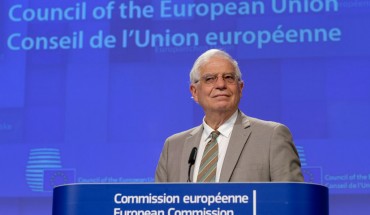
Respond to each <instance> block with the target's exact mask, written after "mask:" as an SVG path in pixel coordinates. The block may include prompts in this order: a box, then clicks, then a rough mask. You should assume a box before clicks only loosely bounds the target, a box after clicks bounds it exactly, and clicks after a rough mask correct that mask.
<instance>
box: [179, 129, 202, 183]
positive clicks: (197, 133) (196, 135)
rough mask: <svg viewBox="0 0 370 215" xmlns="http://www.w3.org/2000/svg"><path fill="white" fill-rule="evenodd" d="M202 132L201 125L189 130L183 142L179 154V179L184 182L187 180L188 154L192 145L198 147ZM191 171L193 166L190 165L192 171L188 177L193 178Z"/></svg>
mask: <svg viewBox="0 0 370 215" xmlns="http://www.w3.org/2000/svg"><path fill="white" fill-rule="evenodd" d="M202 133H203V125H200V126H198V127H196V128H195V129H194V130H193V131H192V132H190V136H189V137H188V138H186V140H185V143H184V148H183V150H182V155H181V167H180V181H183V182H186V181H187V180H188V170H189V163H188V161H189V156H190V153H191V150H192V149H193V148H194V147H197V148H199V144H200V139H201V137H202ZM193 171H194V166H193V167H192V171H191V173H190V178H191V179H192V178H193Z"/></svg>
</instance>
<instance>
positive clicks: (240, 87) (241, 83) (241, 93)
mask: <svg viewBox="0 0 370 215" xmlns="http://www.w3.org/2000/svg"><path fill="white" fill-rule="evenodd" d="M243 88H244V81H240V82H239V90H240V95H243Z"/></svg>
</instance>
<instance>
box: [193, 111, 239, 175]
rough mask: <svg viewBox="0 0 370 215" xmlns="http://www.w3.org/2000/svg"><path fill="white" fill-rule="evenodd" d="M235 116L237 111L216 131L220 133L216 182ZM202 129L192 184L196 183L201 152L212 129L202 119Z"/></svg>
mask: <svg viewBox="0 0 370 215" xmlns="http://www.w3.org/2000/svg"><path fill="white" fill-rule="evenodd" d="M237 116H238V111H236V112H235V113H234V114H233V115H232V116H231V117H230V118H229V119H228V120H227V121H226V122H225V123H224V124H222V125H221V126H220V127H219V128H218V129H217V130H218V131H219V132H220V135H219V136H218V137H217V143H218V161H217V170H216V182H219V181H220V175H221V168H222V164H223V163H224V159H225V154H226V150H227V146H228V145H229V142H230V136H231V132H232V130H233V127H234V124H235V121H236V118H237ZM203 127H204V130H203V133H202V138H201V139H200V144H199V147H198V153H197V158H196V160H195V165H194V173H193V182H196V181H197V177H198V172H199V166H200V162H201V160H202V156H203V152H204V149H205V147H206V145H207V143H208V142H209V141H210V140H211V132H212V131H213V129H212V128H211V127H209V126H208V125H207V123H206V122H205V121H204V118H203Z"/></svg>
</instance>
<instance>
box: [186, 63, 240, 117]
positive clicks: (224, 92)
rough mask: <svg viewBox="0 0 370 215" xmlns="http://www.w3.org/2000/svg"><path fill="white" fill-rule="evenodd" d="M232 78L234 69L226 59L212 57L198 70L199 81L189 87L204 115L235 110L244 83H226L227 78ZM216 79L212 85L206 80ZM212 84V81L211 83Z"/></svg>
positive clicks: (237, 81)
mask: <svg viewBox="0 0 370 215" xmlns="http://www.w3.org/2000/svg"><path fill="white" fill-rule="evenodd" d="M230 75H231V76H232V77H234V76H235V75H236V74H235V68H234V66H233V65H232V64H231V63H230V62H229V61H228V60H226V59H223V58H219V57H213V58H211V59H210V60H209V61H208V62H207V63H206V64H205V65H203V66H202V67H201V68H200V77H201V78H200V80H199V82H197V83H195V84H194V83H193V84H191V86H190V91H191V94H192V95H193V98H194V100H195V101H196V102H197V103H199V105H200V106H202V108H203V109H204V111H205V113H206V114H207V113H211V112H219V113H221V112H230V113H233V112H235V111H236V110H237V108H238V104H239V101H240V98H241V96H242V90H243V86H244V83H243V82H242V81H239V80H238V78H236V80H235V82H234V83H230V82H232V81H230V80H229V81H228V79H229V76H230ZM215 76H217V78H216V79H215V80H214V81H213V83H207V82H209V81H207V79H208V80H209V78H212V77H215ZM211 82H212V81H211Z"/></svg>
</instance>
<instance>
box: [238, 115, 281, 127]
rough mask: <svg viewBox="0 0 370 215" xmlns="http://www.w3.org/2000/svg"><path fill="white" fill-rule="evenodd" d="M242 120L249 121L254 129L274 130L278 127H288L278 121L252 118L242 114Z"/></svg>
mask: <svg viewBox="0 0 370 215" xmlns="http://www.w3.org/2000/svg"><path fill="white" fill-rule="evenodd" d="M242 118H243V119H244V121H247V122H248V124H249V125H250V126H251V127H252V128H264V129H274V128H276V127H286V126H285V125H284V124H282V123H280V122H276V121H269V120H264V119H260V118H256V117H251V116H248V115H245V114H244V113H242Z"/></svg>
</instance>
